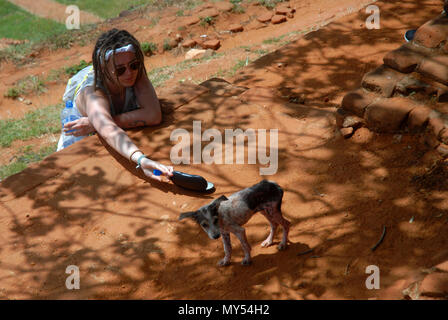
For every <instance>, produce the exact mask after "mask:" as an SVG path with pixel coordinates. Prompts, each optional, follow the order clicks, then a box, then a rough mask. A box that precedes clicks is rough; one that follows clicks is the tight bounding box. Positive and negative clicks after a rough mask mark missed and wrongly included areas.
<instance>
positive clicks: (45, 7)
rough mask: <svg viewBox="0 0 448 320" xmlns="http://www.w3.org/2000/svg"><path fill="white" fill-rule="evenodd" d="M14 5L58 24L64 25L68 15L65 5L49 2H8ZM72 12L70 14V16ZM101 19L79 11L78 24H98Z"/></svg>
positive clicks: (14, 0)
mask: <svg viewBox="0 0 448 320" xmlns="http://www.w3.org/2000/svg"><path fill="white" fill-rule="evenodd" d="M8 1H9V2H11V3H14V4H15V5H16V6H19V7H21V8H22V9H24V10H26V11H28V12H30V13H32V14H35V15H36V16H38V17H42V18H47V19H51V20H54V21H57V22H60V23H64V24H65V21H66V20H67V17H68V16H69V14H67V13H66V12H65V10H66V9H67V5H64V4H61V3H59V2H56V1H51V0H33V1H29V0H8ZM71 13H72V12H70V14H71ZM101 21H102V19H101V18H100V17H98V16H96V15H94V14H93V13H90V12H87V11H82V10H81V11H80V24H81V25H82V24H88V23H98V22H101Z"/></svg>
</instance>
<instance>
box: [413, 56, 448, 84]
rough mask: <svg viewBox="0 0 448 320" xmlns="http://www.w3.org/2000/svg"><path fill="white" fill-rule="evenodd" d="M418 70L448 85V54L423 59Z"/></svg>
mask: <svg viewBox="0 0 448 320" xmlns="http://www.w3.org/2000/svg"><path fill="white" fill-rule="evenodd" d="M417 72H419V73H421V74H422V75H424V76H427V77H429V78H431V79H434V80H436V81H438V82H440V83H443V84H444V85H448V56H447V55H437V56H433V57H429V58H425V59H423V61H422V62H421V63H420V65H419V66H418V67H417Z"/></svg>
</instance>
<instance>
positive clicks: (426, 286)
mask: <svg viewBox="0 0 448 320" xmlns="http://www.w3.org/2000/svg"><path fill="white" fill-rule="evenodd" d="M420 292H421V295H422V296H427V297H442V298H443V297H446V296H448V274H447V273H439V272H435V273H431V274H429V275H427V276H426V277H425V278H424V279H423V281H422V284H421V286H420Z"/></svg>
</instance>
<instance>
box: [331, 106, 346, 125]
mask: <svg viewBox="0 0 448 320" xmlns="http://www.w3.org/2000/svg"><path fill="white" fill-rule="evenodd" d="M334 116H335V118H336V125H337V126H338V128H342V124H343V123H344V119H345V117H347V116H348V112H347V111H346V110H345V109H344V108H338V109H337V110H336V112H335V114H334Z"/></svg>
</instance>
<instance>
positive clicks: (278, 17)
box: [271, 14, 286, 24]
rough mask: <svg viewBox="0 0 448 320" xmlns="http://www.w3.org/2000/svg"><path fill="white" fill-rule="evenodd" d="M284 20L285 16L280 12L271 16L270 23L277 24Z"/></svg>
mask: <svg viewBox="0 0 448 320" xmlns="http://www.w3.org/2000/svg"><path fill="white" fill-rule="evenodd" d="M285 21H286V17H285V16H283V15H280V14H276V15H275V16H273V17H272V18H271V22H272V24H279V23H282V22H285Z"/></svg>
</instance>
